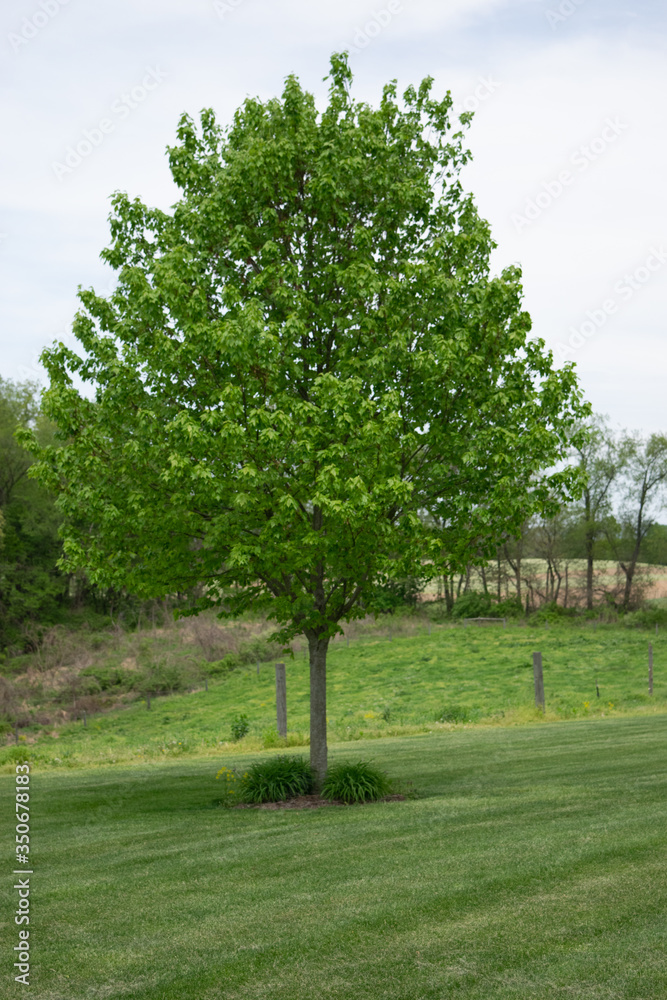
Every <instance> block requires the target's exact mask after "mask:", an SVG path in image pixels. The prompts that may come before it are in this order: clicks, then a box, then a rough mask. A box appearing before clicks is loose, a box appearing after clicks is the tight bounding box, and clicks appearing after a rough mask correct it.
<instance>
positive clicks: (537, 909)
mask: <svg viewBox="0 0 667 1000" xmlns="http://www.w3.org/2000/svg"><path fill="white" fill-rule="evenodd" d="M534 638H535V636H534V635H531V636H530V638H529V639H528V641H527V642H526V644H525V645H524V646H507V648H505V647H504V646H503V645H502V643H503V641H507V642H509V639H506V640H504V639H503V637H496V638H495V639H492V638H491V637H490V636H487V637H485V638H484V639H482V637H481V636H480V637H479V638H477V637H476V638H475V642H476V643H478V644H479V649H478V650H477V651H476V652H475V651H474V650H473V649H472V648H471V646H468V647H467V657H468V659H467V660H466V663H465V665H461V666H460V667H457V670H459V671H460V672H459V674H458V680H459V681H461V682H462V683H463V681H464V679H465V677H466V676H468V677H469V678H470V683H471V684H472V674H473V673H474V672H475V671H474V670H473V669H472V665H473V664H477V665H479V663H480V661H481V657H482V646H483V648H484V651H485V654H484V655H486V656H487V657H489V656H491V651H492V650H493V649H494V647H493V646H492V645H488V646H487V645H486V644H487V643H489V644H490V643H492V642H495V641H498V642H500V643H501V645H500V646H499V647H498V650H499V651H502V650H505V653H506V656H507V660H506V661H505V666H506V670H505V676H506V679H505V682H503V683H504V686H503V685H500V687H499V688H498V695H497V696H498V697H501V696H502V697H504V696H505V694H504V693H506V692H508V691H510V692H511V691H513V692H514V693H515V695H516V696H517V697H518V695H519V694H520V693H521V694H522V695H523V693H524V692H523V687H522V685H525V683H526V682H525V681H524V680H520V681H519V680H518V679H517V681H516V685H517V686H516V689H515V686H514V685H515V681H514V673H513V672H510V670H509V667H510V661H511V663H512V665H513V666H516V668H517V671H518V670H519V669H521V670H524V666H523V660H524V658H525V657H524V654H526V655H527V653H528V652H529V650H530V648H531V645H532V644H533V643H531V642H530V639H534ZM540 638H541V639H542V644H543V646H545V642H546V636H541V637H540ZM466 642H468V643H472V642H473V639H472V637H467V636H464V635H463V634H462V633H456V634H455V635H452V636H451V637H450V636H449V635H445V634H442V635H440V634H439V635H438V636H437V637H436V638H434V639H433V648H432V652H433V656H434V657H435V658H436V662H439V663H440V664H441V667H442V668H444V665H445V662H447V663H448V664H449V667H450V668H451V667H452V663H453V662H454V661H455V660H456V656H458V655H459V654H460V653H461V650H462V649H463V648H465V647H464V645H463V644H464V643H466ZM414 648H415V649H416V648H418V647H416V646H415V647H414ZM423 648H424V650H425V651H424V653H423V655H424V656H426V655H427V653H429V652H431V650H430V649H429V647H428V644H425V646H424V647H423ZM545 648H546V646H545ZM574 648H575V647H572V651H571V652H570V653H568V654H564V657H566V656H568V655H573V651H574ZM383 650H384V647H383ZM552 653H553V654H554V655H553V656H552V657H551V660H552V661H553V659H554V656H555V648H554V650H552ZM637 653H639V649H637ZM454 654H456V655H454ZM382 655H383V658H386V657H388V659H383V662H384V663H385V669H386V670H389V666H388V664H389V663H390V662H391V657H392V656H396V657H397V658H398V659H397V661H396V662H397V663H399V662H400V663H401V664H402V666H401V667H400V670H402V671H403V673H402V675H401V676H402V678H403V679H402V681H397V680H396V679H394V680H392V681H391V682H390V683H396V684H397V685H398V684H399V683H402V684H403V685H404V686H405V690H406V692H407V693H406V694H405V695H403V696H402V697H403V698H405V699H406V701H405V705H406V711H407V710H408V706H411V707H410V711H412V712H417V711H418V703H419V699H418V697H417V693H416V691H417V688H416V687H413V688H410V682H409V681H408V673H407V671H408V669H409V668H408V666H407V663H408V660H409V657H405V656H402V657H400V658H399V654H398V644H397V646H396V647H395V649H394V651H392V652H391V653H384V652H383V654H382ZM498 655H499V654H498ZM598 655H600V647H597V648H596V649H595V650H594V652H593V653H592V655H591V656H590V657H589V658H588V660H587V661H586V663H584V662H582V663H580V664H579V666H578V670H579V673H578V674H577V675H576V676H577V678H578V679H577V682H576V683H577V684H578V685H579V687H580V688H581V690H579V688H577V691H576V697H577V698H578V699H579V701H581V695H582V693H583V685H584V677H587V676H588V675H587V674H585V673H584V671H585V670H588V671H590V669H591V667H592V665H593V661H594V660H595V657H596V656H598ZM364 656H365V657H366V658H367V659H369V658H370V657H371V656H379V651H378V650H377V649H376V650H375V651H373V649H372V648H371V649H369V650H367V651H366V652H365V653H363V654H362V651H361V650H358V651H351V652H350V653H349V654H347V653H346V652H345V651H344V650H340V653H338V654H336V657H338V658H337V659H336V657H334V667H333V670H332V678H333V683H334V685H335V684H336V680H337V678H339V677H340V676H341V675H342V673H343V671H350V672H352V671H354V670H356V669H357V668H358V667H359V666H360V665H361V664H362V663H363V662H364V660H363V657H364ZM439 657H441V659H438V658H439ZM474 657H477V659H474ZM583 659H584V658H583V657H582V660H583ZM418 662H419V663H421V664H422V665H421V666H418V665H417V663H418ZM621 662H622V651H621V650H620V649H619V651H618V661H617V667H618V668H619V669H618V671H617V673H616V674H615V675H614V676H616V678H617V682H618V683H619V684H620V683H621V682H620V681H618V677H619V676H620V673H621V670H620V664H621ZM427 663H428V661H426V660H423V661H415V662H414V663H413V664H412V669H414V670H415V671H422V670H425V669H429V670H430V668H427V667H426V666H425V665H426V664H427ZM376 665H377V664H376ZM366 666H367V667H369V666H370V663H366ZM550 669H552V671H553V670H554V669H555V667H552V668H550ZM608 669H609V670H611V669H612V668H611V667H610V668H608ZM368 673H369V674H370V673H371V671H370V670H369V671H368ZM390 673H391V672H390ZM392 676H393V674H392ZM555 676H556V675H555V674H554V673H552V674H551V681H552V687H553V681H554V678H555ZM608 682H609V683H612V680H611V677H610V678H609V681H608ZM254 683H255V681H254V680H253V679H252V678H250V677H236V678H235V679H234V684H237V685H239V687H238V688H237V689H235V690H238V691H245V692H246V693H247V694H248V695H250V692H251V691H252V687H251V685H252V684H254ZM264 683H265V682H264V681H260V684H264ZM413 683H414V684H415V685H417V684H419V689H420V690H421V691H422V692H424V691H426V690H427V685H425V684H423V683H422V680H421V679H420V680H419V682H417V681H416V680H415V681H414V682H413ZM243 685H247V687H245V688H244V687H243ZM386 685H387V678H386V677H385V679H384V681H382V680H381V678H380V676H378V677H377V679H376V686H375V688H374V691H375V692H376V693H377V695H378V697H379V694H380V693H382V694H383V695H384V694H386ZM296 686H297V682H296V676H295V677H293V681H292V687H293V690H294V689H295V688H296ZM459 686H460V685H459V684H458V683H457V684H456V685H454V687H453V688H452V690H453V691H458V687H459ZM267 690H268V682H267ZM479 690H480V689H479V688H476V687H471V688H469V689H466V693H467V694H468V695H469V696H470V700H471V702H472V701H473V700H479V701H480V703H481V700H482V695H481V693H480V694H479V698H477V695H476V694H475V692H479ZM228 691H231V688H229V689H228ZM501 691H502V692H504V693H503V694H502V695H501V694H500V692H501ZM221 695H222V688H221V689H220V691H219V692H216V697H218V696H220V699H221V700H220V702H219V707H220V709H221V710H222V709H223V706H224V699H222V697H221ZM473 695H474V698H473ZM255 697H260V694H259V692H257V693H256V695H253V698H255ZM338 697H340V696H338ZM359 697H361V696H360V695H359ZM363 697H364V699H368V700H365V701H364V705H363V707H364V708H366V707H367V706H368V707H369V708H370V707H371V706H373V705H375V702H374V701H372V700H371V699H370V696H367V695H366V694H364V695H363ZM442 697H443V698H444V697H445V693H444V689H443V694H442ZM248 700H249V701H252V699H250V698H249V699H248ZM334 701H336V696H335V697H334ZM195 703H197V702H195V701H193V704H195ZM351 703H352V704H354V699H352V702H351ZM434 703H435V702H434ZM439 703H440V702H438V704H439ZM253 704H254V701H253ZM336 704H337V706H338V708H337V710H338V711H339V712H340V707H341V706H342V705H343V704H344V702H343V701H342V700H339V701H338V702H336ZM258 709H259V706H257V710H258ZM357 710H359V709H358V705H355V712H356V711H357ZM252 711H253V713H254V712H255V711H256V709H255V708H252ZM425 714H428V712H426V711H425ZM202 718H203V716H202ZM257 718H258V719H259V718H260V716H259V715H258V716H257ZM665 721H666V720H665V716H656V717H646V718H635V719H605V720H603V721H602V722H599V721H592V720H590V721H583V722H581V723H577V724H576V725H572V724H564V723H555V724H544V725H541V726H539V727H536V726H532V727H526V726H521V727H515V728H488V729H479V728H475V729H472V730H471V729H467V730H462V729H459V730H454V731H450V732H440V733H428V734H424V735H421V736H417V737H410V738H407V739H401V740H395V739H387V740H382V741H378V742H376V743H375V744H373V747H372V753H373V756H374V757H375V758H376V760H377V761H378V763H380V764H381V765H382V766H383V767H385V768H386V769H388V770H389V771H390V772H391V773H392V774H393V775H395V776H396V777H398V778H403V779H412V780H414V781H415V783H416V786H417V789H418V792H419V794H420V798H418V799H416V800H408V801H404V802H392V803H386V804H378V805H372V806H363V807H349V808H325V809H320V810H311V811H296V812H295V811H291V812H290V811H283V812H268V811H259V810H242V811H238V810H224V809H220V808H216V807H215V805H214V800H215V796H216V783H215V780H214V775H215V762H214V761H211V762H210V763H207V762H206V761H198V762H193V761H172V762H167V763H164V764H163V765H162V766H158V765H157V764H150V763H144V764H141V765H137V766H135V767H132V768H125V769H123V768H120V767H116V768H110V769H108V770H106V771H103V772H100V771H99V769H97V770H94V771H89V770H77V771H71V772H63V771H60V772H51V773H48V774H46V773H44V772H41V771H40V769H39V768H38V769H36V772H35V774H34V776H33V783H32V789H31V813H32V815H33V825H34V831H35V834H34V854H33V855H31V857H32V860H33V865H34V869H35V873H36V874H35V875H34V876H33V878H34V880H35V884H36V885H37V886H38V893H37V895H36V897H35V899H34V906H33V909H34V917H35V919H34V922H33V923H32V924H31V935H32V937H31V942H32V946H33V949H34V950H33V949H31V950H33V966H32V976H31V986H30V995H31V997H34V998H35V1000H56V998H65V997H67V1000H84V998H90V997H101V996H104V997H107V998H110V1000H111V998H120V997H132V998H133V1000H190V998H191V1000H258V998H260V997H271V998H272V1000H312V998H313V997H325V998H328V997H331V998H332V1000H333V998H335V1000H348V998H349V1000H358V998H359V997H368V998H375V997H377V998H380V997H382V998H385V1000H394V998H395V1000H441V998H443V997H449V996H456V997H457V998H460V1000H501V998H502V1000H530V998H535V1000H543V998H545V997H547V996H548V997H550V998H558V997H563V998H564V997H568V998H569V997H587V998H591V1000H593V998H600V1000H602V998H605V1000H607V998H609V1000H611V998H621V997H622V998H637V1000H640V998H642V1000H649V998H651V1000H653V998H657V997H664V996H667V953H666V951H665V947H664V944H665V924H664V913H665V908H666V907H667V861H666V859H667V850H666V848H667V822H666V820H667V806H666V804H665V803H666V802H667V726H666V725H665ZM132 724H133V723H132ZM128 725H130V723H129V722H128ZM350 752H352V754H355V753H357V752H358V748H357V747H356V746H355V747H350V746H346V747H340V748H338V750H337V755H341V754H342V755H345V756H347V755H349V753H350ZM364 752H365V753H368V748H366V749H365V751H364ZM247 759H248V755H245V757H243V756H239V757H238V758H235V759H234V760H229V762H230V763H239V764H241V763H243V762H244V760H247ZM0 784H1V785H2V787H3V790H4V792H5V793H6V794H9V793H10V791H11V787H12V779H11V778H10V777H9V776H3V777H2V778H0ZM9 817H10V812H9V810H3V811H2V823H3V824H4V826H3V828H2V836H3V842H4V843H9V842H10V840H11V839H13V838H12V837H11V836H10V835H11V833H12V831H11V830H10V828H9V821H10V820H9ZM9 886H10V883H8V882H5V888H4V890H3V891H4V892H5V895H6V897H7V900H6V905H5V907H4V912H5V913H9V912H11V910H13V909H14V905H13V899H12V905H10V900H9V897H10V896H11V894H12V890H11V888H8V887H9ZM18 993H19V988H18V987H16V995H17V996H18ZM8 995H9V994H8ZM12 995H13V992H12Z"/></svg>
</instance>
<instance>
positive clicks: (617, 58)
mask: <svg viewBox="0 0 667 1000" xmlns="http://www.w3.org/2000/svg"><path fill="white" fill-rule="evenodd" d="M666 29H667V5H664V4H663V3H662V2H661V0H633V2H632V3H630V0H628V2H626V3H624V2H619V0H374V2H367V0H355V2H353V0H337V2H336V3H335V4H334V3H328V2H317V0H309V2H307V0H159V2H158V0H113V2H111V0H95V2H94V3H93V2H91V0H89V2H87V3H86V2H84V0H18V2H14V3H12V4H4V5H3V7H2V11H1V12H0V51H1V52H2V60H1V70H0V88H1V92H2V100H1V102H0V115H1V123H2V134H3V136H4V149H5V153H4V155H3V157H2V159H1V161H0V172H1V173H0V376H2V377H3V378H5V379H16V380H24V379H34V380H37V381H38V382H40V383H42V384H44V383H45V382H46V376H45V372H44V370H43V368H42V367H41V365H40V362H39V355H40V352H41V351H42V349H43V348H44V347H46V346H48V345H50V344H51V343H52V342H53V341H54V340H64V341H65V342H66V343H68V344H69V346H76V342H75V341H74V340H73V338H72V335H71V332H70V330H71V322H72V318H73V316H74V313H75V312H76V309H77V298H76V294H77V287H78V286H79V285H81V286H83V287H85V288H87V287H94V288H95V289H96V291H97V292H98V293H105V292H108V291H110V289H111V288H112V287H113V281H114V275H113V272H111V271H110V270H109V269H108V268H107V267H106V265H104V264H103V263H102V262H101V261H100V259H99V253H100V251H101V250H102V249H103V247H105V246H106V245H107V244H108V242H109V236H108V221H107V220H108V214H109V210H110V203H109V198H110V196H111V195H112V193H113V192H114V191H116V190H122V191H127V192H128V193H129V194H130V195H131V196H133V197H134V196H138V197H140V198H141V200H142V201H144V202H146V203H148V204H151V205H155V206H159V207H160V208H163V209H168V208H169V207H170V206H171V205H172V204H173V203H174V202H175V201H176V199H177V197H178V190H177V188H176V187H175V186H174V184H173V182H172V181H171V177H170V174H169V170H168V166H167V160H166V155H165V149H166V147H167V146H168V145H169V144H172V143H174V141H175V134H176V128H177V124H178V120H179V117H180V115H181V114H182V113H183V112H184V111H185V112H188V113H189V114H190V115H192V116H193V117H196V116H197V115H198V114H199V111H200V110H201V109H202V108H204V107H212V108H214V109H215V111H216V114H217V117H218V120H219V121H220V122H221V123H223V124H224V123H227V122H229V121H230V119H231V117H232V115H233V112H234V110H235V108H237V107H238V106H239V104H241V103H242V101H243V100H244V99H245V98H246V97H247V96H259V97H260V98H262V99H267V98H269V97H272V96H274V95H276V94H279V93H280V92H281V91H282V87H283V82H284V79H285V77H286V76H287V75H288V74H290V73H296V75H297V76H299V78H300V80H301V82H302V84H303V85H304V86H305V87H307V89H309V90H310V91H312V92H313V93H314V94H315V96H316V98H317V101H318V105H319V106H320V107H322V106H323V104H324V101H325V98H326V92H327V87H328V84H327V83H325V82H324V80H323V78H324V77H325V76H326V74H327V72H328V66H329V57H330V55H331V53H332V52H334V51H342V50H344V49H347V50H349V51H350V63H351V67H352V70H353V72H354V76H355V81H354V85H353V86H354V91H353V92H354V94H355V96H357V97H358V98H359V99H363V100H367V101H371V102H377V100H378V99H379V96H380V94H381V91H382V87H383V85H384V84H385V83H386V82H387V81H388V80H392V79H397V80H398V84H399V88H400V89H405V87H407V86H408V85H409V84H411V83H414V84H417V83H418V82H419V81H420V80H421V79H422V78H423V77H425V76H432V77H433V78H434V81H435V83H434V93H435V94H436V95H443V94H444V93H445V92H446V91H447V90H449V91H451V93H452V97H453V100H454V106H455V108H456V109H457V110H458V111H463V110H471V111H474V112H475V116H474V120H473V124H472V126H471V128H470V130H469V132H468V140H467V141H468V145H469V147H470V149H471V151H472V154H473V160H472V162H471V163H470V164H469V165H468V166H467V167H466V168H465V171H464V173H463V182H464V186H465V187H466V188H467V189H468V190H470V191H472V193H473V195H474V197H475V199H476V201H477V204H478V206H479V209H480V211H481V214H482V215H483V216H484V217H485V218H487V219H488V220H489V222H490V224H491V229H492V233H493V236H494V239H495V241H496V243H497V249H496V250H495V251H494V254H493V258H492V263H493V270H494V272H499V271H500V270H502V268H503V267H506V266H508V265H510V264H519V265H520V266H521V268H522V270H523V282H524V292H525V307H526V308H527V309H528V311H529V312H530V314H531V316H532V320H533V334H534V335H535V336H538V337H541V338H543V339H544V340H545V341H546V343H547V345H548V346H549V347H550V348H552V350H553V351H554V356H555V360H556V363H557V364H562V363H564V362H565V361H574V362H575V363H576V366H577V370H578V372H579V376H580V380H581V385H582V387H583V390H584V394H585V396H586V397H587V399H589V400H590V402H591V404H592V405H593V408H594V409H595V410H596V411H597V412H599V413H604V414H607V415H608V416H609V418H610V421H611V423H612V426H614V427H617V428H619V429H620V428H628V429H631V430H639V431H642V432H644V433H646V434H648V433H652V432H657V431H666V432H667V412H665V410H666V406H667V403H666V400H665V396H666V394H665V377H666V375H667V338H666V336H665V335H666V333H667V329H666V325H667V184H666V183H665V168H666V165H667V162H666V161H667V128H666V127H665V126H666V124H667V121H666V119H667V102H666V101H665V98H664V95H665V94H667V60H665V57H664V49H665V40H666V38H665V35H666Z"/></svg>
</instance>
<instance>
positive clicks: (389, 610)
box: [369, 576, 424, 615]
mask: <svg viewBox="0 0 667 1000" xmlns="http://www.w3.org/2000/svg"><path fill="white" fill-rule="evenodd" d="M423 589H424V580H422V579H421V578H420V577H417V576H409V577H405V578H404V579H401V580H383V581H381V582H380V583H378V584H376V586H375V587H374V588H373V593H372V596H371V599H370V601H369V607H370V608H372V610H373V611H376V612H378V613H379V614H383V615H384V614H393V613H394V611H396V610H398V608H416V607H417V602H418V600H419V595H420V593H421V592H422V590H423Z"/></svg>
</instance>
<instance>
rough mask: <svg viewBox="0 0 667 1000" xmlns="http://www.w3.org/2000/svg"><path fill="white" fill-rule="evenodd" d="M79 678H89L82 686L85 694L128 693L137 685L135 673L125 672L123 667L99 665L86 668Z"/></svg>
mask: <svg viewBox="0 0 667 1000" xmlns="http://www.w3.org/2000/svg"><path fill="white" fill-rule="evenodd" d="M79 676H80V677H82V678H89V680H88V681H87V682H86V683H83V686H82V691H83V692H84V693H85V694H97V693H98V692H99V691H114V690H116V691H129V690H130V689H131V688H132V687H134V686H135V684H136V683H137V674H136V672H135V671H133V670H126V669H125V668H124V667H114V666H107V667H105V666H101V665H99V666H93V667H86V669H85V670H82V671H81V673H80V675H79Z"/></svg>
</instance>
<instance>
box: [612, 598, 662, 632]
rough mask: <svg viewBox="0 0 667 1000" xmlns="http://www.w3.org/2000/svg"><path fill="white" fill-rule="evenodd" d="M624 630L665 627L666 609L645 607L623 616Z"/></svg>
mask: <svg viewBox="0 0 667 1000" xmlns="http://www.w3.org/2000/svg"><path fill="white" fill-rule="evenodd" d="M622 621H623V624H624V625H625V626H626V628H653V627H654V626H656V625H667V608H661V607H659V606H658V607H656V606H655V605H654V606H653V607H651V605H650V604H649V605H645V606H644V607H643V608H640V609H639V611H630V612H628V613H627V614H625V615H623V618H622Z"/></svg>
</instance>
